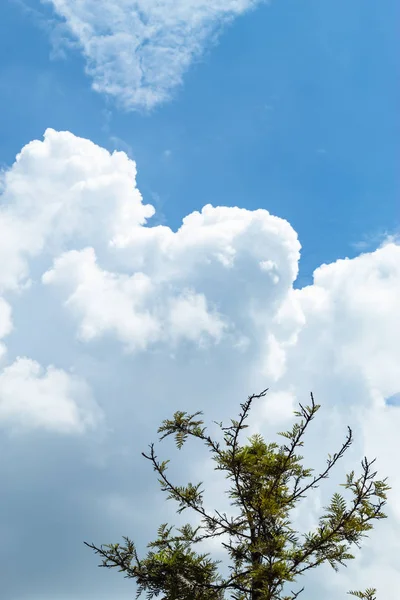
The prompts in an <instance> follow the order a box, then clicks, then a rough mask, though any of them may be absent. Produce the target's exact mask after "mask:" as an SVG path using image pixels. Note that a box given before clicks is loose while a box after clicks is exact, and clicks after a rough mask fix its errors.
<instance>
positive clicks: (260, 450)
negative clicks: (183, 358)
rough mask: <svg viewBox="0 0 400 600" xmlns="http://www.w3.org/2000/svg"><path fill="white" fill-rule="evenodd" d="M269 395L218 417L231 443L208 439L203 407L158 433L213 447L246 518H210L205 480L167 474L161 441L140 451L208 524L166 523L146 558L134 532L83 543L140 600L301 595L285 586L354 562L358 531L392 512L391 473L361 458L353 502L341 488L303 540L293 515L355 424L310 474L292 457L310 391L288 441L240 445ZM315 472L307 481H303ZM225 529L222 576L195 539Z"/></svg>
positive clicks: (310, 410)
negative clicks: (235, 415)
mask: <svg viewBox="0 0 400 600" xmlns="http://www.w3.org/2000/svg"><path fill="white" fill-rule="evenodd" d="M266 392H267V390H264V391H263V392H262V393H261V394H258V395H253V396H250V397H249V398H248V400H247V402H245V403H244V404H241V408H242V412H241V413H240V418H239V420H238V421H235V420H233V419H231V423H232V425H231V426H230V427H223V426H222V423H217V424H218V425H219V426H220V427H221V429H222V431H223V432H224V442H225V448H221V446H220V443H218V442H215V441H213V440H212V439H211V438H210V437H209V436H208V435H206V433H205V431H206V428H205V427H201V426H202V425H203V421H202V420H195V417H197V416H198V415H200V414H202V413H201V412H196V413H194V414H193V415H188V414H187V413H185V412H182V411H178V412H176V413H175V414H174V418H173V419H172V420H168V419H167V420H165V421H163V424H162V425H161V427H159V429H158V433H162V434H163V435H162V436H161V437H160V440H162V439H164V438H166V437H168V436H170V435H174V436H175V441H176V445H177V448H178V449H181V448H182V447H183V445H184V444H185V442H186V441H187V439H188V437H189V436H191V437H195V438H198V439H200V440H202V441H203V442H204V443H205V444H206V446H208V447H209V449H210V451H211V453H212V458H213V460H214V461H215V462H216V463H217V464H216V467H215V469H216V470H222V471H225V472H226V478H227V479H229V480H230V481H231V483H232V487H231V488H230V490H229V496H230V498H231V499H232V502H231V505H236V506H239V507H240V510H241V515H240V516H239V517H236V518H234V519H233V518H231V519H229V518H228V517H227V515H226V513H223V514H221V513H220V512H218V511H217V510H215V512H214V514H209V513H208V512H207V511H206V510H205V509H204V506H203V493H204V491H203V490H201V486H202V482H200V483H198V484H196V485H193V484H192V483H189V484H188V485H187V486H176V485H173V484H172V483H171V482H170V481H169V479H168V478H167V476H166V471H167V464H168V462H169V461H168V460H167V461H163V462H158V460H157V456H156V455H155V453H154V444H150V453H149V455H146V454H144V453H143V452H142V455H143V456H144V457H145V458H146V459H148V460H150V461H151V462H152V464H153V468H154V470H155V471H157V473H158V475H159V477H160V478H159V479H158V481H159V483H160V485H161V489H162V491H165V492H168V494H169V495H168V498H167V499H173V500H175V501H176V502H177V503H178V504H179V509H178V513H181V512H182V511H183V510H185V509H187V508H191V509H192V510H194V511H195V512H197V513H198V514H199V515H200V516H201V525H199V526H198V527H197V528H196V529H193V528H192V526H191V525H189V524H186V525H185V526H184V527H182V528H181V529H178V532H179V535H175V536H172V535H171V532H172V529H173V527H168V524H167V523H164V524H163V525H161V526H160V527H159V529H158V539H157V540H156V541H155V542H151V543H149V544H148V548H153V549H155V550H150V551H149V552H148V554H147V557H146V558H145V559H144V560H142V561H140V560H139V558H138V556H137V552H136V548H135V545H134V543H133V542H132V541H131V540H130V539H129V538H124V540H125V544H124V545H123V546H120V545H119V544H108V545H106V546H101V547H100V548H98V547H97V546H95V545H93V544H88V543H87V542H85V544H86V545H87V546H89V547H90V548H92V549H93V550H94V551H95V552H96V553H97V554H99V555H100V556H101V557H102V558H103V562H102V564H101V565H100V566H102V567H107V568H112V567H118V568H119V570H120V571H121V572H124V573H125V576H126V577H130V578H134V579H135V580H136V582H137V584H138V590H137V595H136V598H138V597H139V596H140V595H141V594H142V593H143V592H144V591H146V592H147V598H148V599H150V598H153V597H154V596H156V597H157V596H158V595H159V594H160V593H164V594H165V596H164V598H163V600H224V599H225V598H226V596H225V592H229V593H230V598H231V599H232V600H295V598H297V597H298V596H299V594H300V593H301V592H302V591H303V590H304V588H302V589H300V590H299V591H297V592H292V593H291V595H290V596H284V597H283V596H282V590H283V587H284V585H285V584H286V583H291V582H294V581H295V580H296V578H297V577H298V576H299V575H302V574H303V573H304V572H305V571H307V570H308V569H311V568H314V567H317V566H318V565H321V564H323V563H325V562H327V563H329V564H330V565H331V567H332V568H333V569H335V571H337V570H338V565H341V566H347V565H346V562H345V561H348V560H351V559H353V558H354V556H353V555H352V554H351V553H349V549H350V547H351V545H352V544H356V545H357V546H358V547H360V545H359V541H360V539H361V537H365V536H366V532H367V531H369V530H370V529H372V527H373V525H372V523H371V521H373V520H379V519H384V518H386V515H385V514H384V513H383V512H382V508H383V506H384V505H385V504H386V492H387V491H388V490H389V489H390V487H389V486H388V485H386V483H385V481H386V479H387V478H386V479H384V480H383V481H376V480H375V476H376V474H377V473H376V472H371V465H372V464H373V463H374V462H375V461H374V460H373V461H371V462H368V461H367V459H366V458H364V459H363V461H362V462H361V465H362V469H363V472H362V474H361V476H360V477H359V478H358V479H356V480H354V471H352V472H351V473H350V474H349V475H347V476H346V483H344V484H341V485H342V486H343V487H345V488H346V489H347V490H350V491H351V492H352V494H353V499H352V501H351V502H350V504H348V503H347V502H346V501H345V499H344V498H343V497H342V496H341V495H340V494H339V493H337V492H336V493H334V494H333V496H332V499H331V502H330V504H329V506H328V507H324V510H325V511H326V514H324V515H323V516H321V517H320V519H319V524H318V526H317V528H316V529H315V531H311V532H309V533H306V534H302V537H303V540H302V541H299V539H300V538H299V534H298V532H297V531H295V530H294V529H292V528H291V527H290V520H289V519H288V514H289V511H290V510H292V509H293V508H294V506H295V505H296V503H297V502H298V501H299V500H300V499H302V498H304V494H305V492H307V491H308V490H310V489H315V488H317V487H318V484H319V482H320V481H321V480H322V479H326V478H327V477H328V474H329V471H330V470H331V468H332V467H333V466H334V465H335V464H336V462H337V461H338V460H339V459H340V458H341V457H342V456H343V454H344V452H345V451H346V450H347V449H348V448H349V446H350V445H351V443H352V431H351V429H350V427H349V428H348V435H347V438H346V441H345V442H344V444H343V446H342V448H341V449H340V451H339V452H338V453H337V454H334V455H333V457H332V456H331V455H328V456H329V458H328V460H327V464H328V466H327V468H326V469H325V470H324V471H323V473H321V474H319V475H318V476H314V477H312V472H313V469H305V468H304V467H303V466H302V465H301V464H300V461H301V460H302V459H303V457H302V456H299V455H296V454H295V450H296V449H297V448H298V447H301V446H303V443H304V442H303V439H302V438H303V436H304V433H305V431H306V428H307V426H308V425H309V423H310V421H311V420H312V419H313V418H314V416H315V414H316V412H317V411H318V410H319V408H320V405H316V404H315V403H314V398H313V396H312V394H311V406H306V407H303V406H302V405H301V404H300V409H301V410H300V411H299V412H297V411H296V412H295V415H296V416H297V417H300V418H301V421H300V423H296V424H295V425H294V426H293V428H292V430H291V431H286V432H280V433H279V435H281V436H282V437H284V438H285V439H286V440H288V443H287V444H284V445H282V446H280V447H279V446H278V444H275V443H270V444H266V443H265V441H264V439H263V438H262V436H261V435H259V434H256V435H253V436H251V437H249V438H248V442H249V444H247V445H245V446H240V445H239V434H240V432H241V430H242V429H245V428H246V427H248V425H245V424H244V421H245V419H246V418H247V417H248V413H249V411H250V408H251V404H252V402H253V401H254V399H259V398H262V397H264V396H265V394H266ZM310 478H312V480H311V481H310V482H308V483H302V482H303V481H304V480H307V479H310ZM373 500H375V502H374V501H373ZM199 532H201V533H200V534H199ZM223 534H228V536H229V543H225V542H221V544H222V546H223V547H224V548H225V549H226V550H227V551H228V553H229V556H230V559H231V561H232V564H231V565H230V567H229V568H230V570H231V571H232V574H231V576H230V577H228V578H227V579H222V577H221V576H220V575H219V574H218V572H217V564H218V563H219V562H221V561H212V560H211V559H210V558H209V556H208V554H198V553H196V551H195V550H194V549H193V546H194V545H195V544H196V543H199V542H201V541H202V540H206V539H208V538H215V537H218V536H221V535H223ZM375 592H376V590H375V589H367V590H366V591H365V592H354V591H351V592H348V593H349V594H351V595H353V596H356V597H358V598H361V599H363V600H376V597H375V596H374V594H375Z"/></svg>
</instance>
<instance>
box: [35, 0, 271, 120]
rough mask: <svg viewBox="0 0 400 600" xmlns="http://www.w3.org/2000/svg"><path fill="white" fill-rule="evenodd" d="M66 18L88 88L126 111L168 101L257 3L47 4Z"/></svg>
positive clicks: (147, 0)
mask: <svg viewBox="0 0 400 600" xmlns="http://www.w3.org/2000/svg"><path fill="white" fill-rule="evenodd" d="M46 1H47V2H51V4H52V5H53V7H54V10H55V11H56V12H57V13H58V15H60V16H61V17H62V18H63V20H65V25H66V27H67V29H68V31H69V32H70V34H72V36H73V38H74V39H76V40H77V42H78V44H79V46H80V47H81V49H82V52H83V55H84V57H85V59H86V63H87V67H86V69H87V72H88V74H89V75H90V76H91V77H92V78H93V88H94V89H95V90H96V91H98V92H104V93H106V94H108V95H111V96H114V97H116V98H117V99H118V100H119V102H120V104H121V105H122V106H123V107H124V108H126V109H151V108H153V107H155V106H156V105H157V104H160V103H161V102H164V101H165V100H167V99H168V98H169V97H170V95H171V92H172V91H173V89H174V88H176V87H177V86H178V85H180V84H181V82H182V76H183V75H184V73H185V71H186V70H187V69H188V68H189V66H190V64H191V63H192V62H193V61H194V60H195V59H197V58H199V57H200V56H201V54H202V52H203V50H204V48H205V46H206V45H207V44H208V43H210V42H212V40H213V39H214V38H215V35H216V34H217V33H218V32H219V31H220V29H221V27H222V26H223V25H225V24H226V23H229V22H230V21H231V20H232V19H234V18H235V17H238V16H240V15H242V14H243V13H245V12H246V11H248V10H249V9H251V8H253V7H255V6H257V5H258V4H260V3H261V2H262V0H214V1H211V0H102V1H101V2H99V1H97V0H46Z"/></svg>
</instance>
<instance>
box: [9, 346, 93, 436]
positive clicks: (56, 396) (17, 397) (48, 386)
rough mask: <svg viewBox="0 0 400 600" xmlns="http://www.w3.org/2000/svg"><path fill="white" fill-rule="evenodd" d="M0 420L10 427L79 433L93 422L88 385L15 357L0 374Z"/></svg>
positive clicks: (68, 375) (59, 371)
mask: <svg viewBox="0 0 400 600" xmlns="http://www.w3.org/2000/svg"><path fill="white" fill-rule="evenodd" d="M0 423H2V424H3V425H5V426H7V427H11V428H12V429H25V430H26V429H29V430H31V429H45V430H50V431H55V432H59V433H82V432H83V431H85V429H87V428H88V427H92V426H93V425H94V424H95V414H94V412H93V404H92V402H91V398H90V392H89V390H88V389H87V386H85V384H84V383H83V382H81V381H79V380H78V379H76V378H74V377H73V376H72V375H70V374H68V373H66V372H65V371H63V370H61V369H55V368H54V367H52V366H50V367H48V368H47V370H46V371H44V370H43V369H42V368H41V366H40V365H39V364H38V363H37V362H35V361H33V360H30V359H28V358H18V359H17V360H16V361H15V362H14V363H13V364H11V365H10V366H8V367H6V368H5V369H3V371H2V372H1V373H0Z"/></svg>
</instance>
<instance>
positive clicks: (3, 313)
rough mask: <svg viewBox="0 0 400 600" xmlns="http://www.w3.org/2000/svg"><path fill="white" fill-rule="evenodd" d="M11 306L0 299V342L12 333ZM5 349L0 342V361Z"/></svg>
mask: <svg viewBox="0 0 400 600" xmlns="http://www.w3.org/2000/svg"><path fill="white" fill-rule="evenodd" d="M12 327H13V325H12V318H11V306H10V305H9V304H8V303H7V302H6V301H5V300H4V298H1V297H0V340H1V339H2V338H3V337H5V336H7V335H8V334H9V333H10V332H11V331H12ZM5 352H6V348H5V346H4V344H2V343H1V341H0V359H1V358H2V357H3V356H4V354H5Z"/></svg>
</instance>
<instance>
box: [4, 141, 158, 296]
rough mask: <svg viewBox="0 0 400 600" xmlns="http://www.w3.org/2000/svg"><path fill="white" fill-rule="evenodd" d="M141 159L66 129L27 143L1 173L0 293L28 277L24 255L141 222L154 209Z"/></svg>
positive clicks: (109, 233)
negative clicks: (141, 181)
mask: <svg viewBox="0 0 400 600" xmlns="http://www.w3.org/2000/svg"><path fill="white" fill-rule="evenodd" d="M135 177H136V165H135V163H134V162H133V161H130V160H129V159H128V157H127V156H126V154H125V153H124V152H117V151H116V152H113V153H112V154H111V155H110V153H109V152H107V150H105V149H103V148H100V147H99V146H96V145H95V144H93V143H92V142H90V141H89V140H84V139H82V138H77V137H75V136H74V135H72V134H71V133H69V132H56V131H54V130H53V129H47V130H46V132H45V135H44V140H43V141H39V140H35V141H33V142H31V143H29V144H27V145H26V146H25V147H24V148H23V149H22V151H21V152H20V154H18V156H17V159H16V162H15V163H14V165H13V167H12V168H11V169H10V170H8V171H6V172H5V173H3V175H2V206H1V207H0V265H1V267H0V292H1V291H2V290H4V289H16V288H18V287H19V286H20V285H21V284H22V283H23V282H26V280H27V277H28V266H27V261H28V260H29V259H31V258H33V257H36V256H38V255H40V254H41V253H43V252H47V253H50V254H52V253H55V252H57V251H60V250H62V249H64V248H68V247H70V246H71V240H72V239H73V240H74V241H73V243H74V244H77V243H85V242H89V241H90V242H91V243H93V241H96V240H98V239H102V240H104V239H107V240H109V239H110V240H112V238H113V236H114V235H115V234H116V233H117V232H118V235H120V236H121V235H124V234H125V233H126V232H129V231H130V230H131V229H132V227H133V226H134V225H140V224H143V223H144V222H145V220H146V218H148V217H150V216H152V214H153V213H154V209H153V207H152V206H150V205H144V204H143V203H142V197H141V195H140V193H139V191H138V190H137V188H136V185H135Z"/></svg>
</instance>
